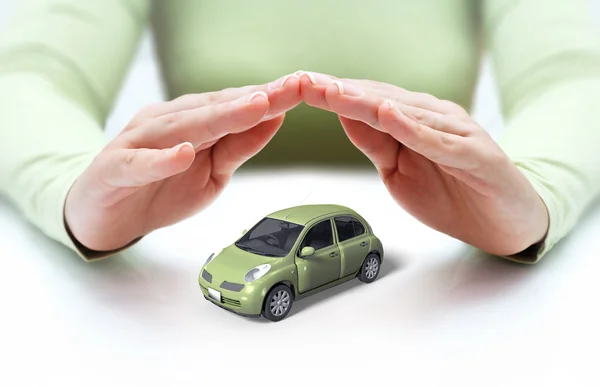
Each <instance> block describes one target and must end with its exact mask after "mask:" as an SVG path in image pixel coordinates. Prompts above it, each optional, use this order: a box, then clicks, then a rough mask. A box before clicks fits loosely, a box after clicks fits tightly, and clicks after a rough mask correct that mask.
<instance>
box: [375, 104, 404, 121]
mask: <svg viewBox="0 0 600 387" xmlns="http://www.w3.org/2000/svg"><path fill="white" fill-rule="evenodd" d="M377 113H378V115H379V119H380V121H382V125H385V124H384V123H383V121H386V122H388V123H390V122H393V123H402V122H404V114H403V113H402V111H400V109H398V107H397V106H396V104H395V103H394V102H393V101H391V100H389V99H388V100H385V101H383V103H382V104H381V105H379V109H378V112H377Z"/></svg>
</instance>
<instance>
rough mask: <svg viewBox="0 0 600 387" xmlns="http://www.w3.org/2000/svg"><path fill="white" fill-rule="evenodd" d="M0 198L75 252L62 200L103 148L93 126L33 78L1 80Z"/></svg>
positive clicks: (5, 77)
mask: <svg viewBox="0 0 600 387" xmlns="http://www.w3.org/2000/svg"><path fill="white" fill-rule="evenodd" d="M0 137H1V141H0V192H2V193H3V194H5V195H7V196H8V197H9V198H10V199H11V200H12V201H13V202H14V203H15V205H16V206H17V208H19V209H20V210H21V211H22V212H23V214H24V215H25V216H26V217H27V218H28V219H29V220H30V221H31V222H32V223H33V224H34V225H36V226H38V227H39V228H40V229H41V230H42V231H43V232H44V233H46V234H47V235H48V236H50V237H51V238H53V239H56V240H58V241H60V242H61V243H63V244H65V245H67V246H69V247H71V248H74V245H73V242H72V240H71V239H70V237H69V236H68V234H67V231H66V229H65V226H64V222H63V208H64V202H65V198H66V195H67V193H68V190H69V189H70V187H71V185H72V184H73V182H74V181H75V179H76V178H77V177H78V176H79V174H81V172H82V171H83V170H84V169H85V168H86V167H87V165H88V164H89V163H90V161H91V160H92V158H93V157H94V155H95V154H97V152H98V151H99V150H100V149H101V148H102V147H103V145H104V142H105V140H104V135H103V133H102V131H101V128H100V127H99V126H98V123H97V122H94V120H93V119H91V118H90V116H89V115H88V114H87V113H86V112H85V111H83V110H82V109H81V107H78V106H76V105H75V104H74V103H73V102H72V101H70V100H68V99H66V98H65V97H64V96H62V95H60V94H59V93H57V92H56V90H55V88H54V86H53V85H52V84H51V83H50V82H48V81H47V80H45V79H44V78H42V77H41V76H39V75H35V74H18V73H14V74H8V75H6V74H5V75H2V76H0Z"/></svg>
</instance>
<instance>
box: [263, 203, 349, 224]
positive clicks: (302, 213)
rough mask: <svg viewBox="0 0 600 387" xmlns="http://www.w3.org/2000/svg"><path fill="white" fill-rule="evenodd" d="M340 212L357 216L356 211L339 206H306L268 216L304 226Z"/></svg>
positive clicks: (286, 209)
mask: <svg viewBox="0 0 600 387" xmlns="http://www.w3.org/2000/svg"><path fill="white" fill-rule="evenodd" d="M340 212H343V213H347V214H348V215H354V214H356V212H355V211H354V210H352V209H350V208H348V207H344V206H340V205H338V204H305V205H301V206H296V207H290V208H285V209H283V210H279V211H276V212H273V213H272V214H269V215H267V217H269V218H274V219H279V220H287V221H288V222H292V223H296V224H301V225H303V226H304V225H306V224H307V223H309V222H310V221H311V220H313V219H315V218H318V217H320V216H323V215H328V214H334V213H340Z"/></svg>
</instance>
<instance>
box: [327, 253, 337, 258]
mask: <svg viewBox="0 0 600 387" xmlns="http://www.w3.org/2000/svg"><path fill="white" fill-rule="evenodd" d="M336 255H337V253H335V252H333V253H329V256H330V257H335V256H336Z"/></svg>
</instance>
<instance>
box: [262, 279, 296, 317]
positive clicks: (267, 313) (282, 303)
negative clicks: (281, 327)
mask: <svg viewBox="0 0 600 387" xmlns="http://www.w3.org/2000/svg"><path fill="white" fill-rule="evenodd" d="M293 302H294V295H293V293H292V289H290V288H289V287H288V286H286V285H283V284H281V285H277V286H275V287H274V288H273V289H271V291H270V292H269V293H268V294H267V297H266V298H265V305H264V307H263V316H264V317H265V318H266V319H267V320H271V321H281V320H283V319H284V318H285V317H286V316H287V315H288V313H290V310H291V309H292V303H293Z"/></svg>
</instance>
